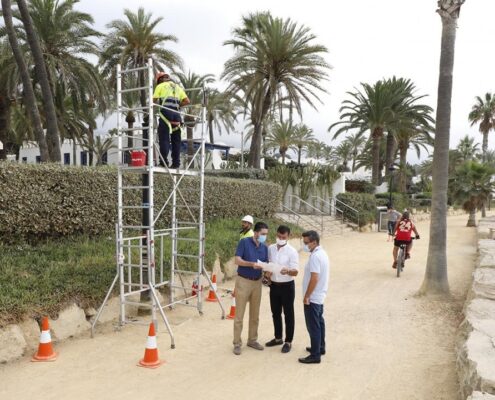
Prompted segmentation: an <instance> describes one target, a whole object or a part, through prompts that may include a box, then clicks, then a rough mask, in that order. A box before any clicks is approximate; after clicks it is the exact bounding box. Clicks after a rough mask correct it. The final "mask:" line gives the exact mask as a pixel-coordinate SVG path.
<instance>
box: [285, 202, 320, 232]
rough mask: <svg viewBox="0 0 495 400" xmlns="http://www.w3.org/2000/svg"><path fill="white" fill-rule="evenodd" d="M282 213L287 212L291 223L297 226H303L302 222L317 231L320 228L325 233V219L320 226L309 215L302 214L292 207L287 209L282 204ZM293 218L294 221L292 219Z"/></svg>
mask: <svg viewBox="0 0 495 400" xmlns="http://www.w3.org/2000/svg"><path fill="white" fill-rule="evenodd" d="M281 208H282V211H286V212H287V213H288V214H289V218H288V219H289V221H290V222H293V223H294V224H295V225H298V226H301V222H302V223H304V224H305V225H307V226H310V227H312V228H314V229H316V230H318V229H319V228H320V229H321V230H322V231H323V218H322V220H321V222H320V223H319V224H318V223H316V221H315V220H314V219H312V218H309V217H308V216H307V215H303V214H300V213H298V212H296V211H294V210H293V209H291V208H290V207H287V206H286V205H285V204H281ZM291 217H292V219H291Z"/></svg>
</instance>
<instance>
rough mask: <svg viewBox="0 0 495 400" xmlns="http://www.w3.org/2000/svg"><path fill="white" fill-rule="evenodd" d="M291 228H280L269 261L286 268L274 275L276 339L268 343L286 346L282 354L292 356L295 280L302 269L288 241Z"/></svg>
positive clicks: (297, 256)
mask: <svg viewBox="0 0 495 400" xmlns="http://www.w3.org/2000/svg"><path fill="white" fill-rule="evenodd" d="M289 236H290V228H289V227H288V226H285V225H280V226H279V227H278V229H277V243H276V244H272V245H271V246H270V247H269V248H268V259H269V261H270V262H271V263H275V264H278V265H280V266H282V268H281V269H280V270H279V271H275V272H274V273H272V274H271V277H270V278H271V284H270V307H271V309H272V318H273V327H274V331H275V338H274V339H272V340H270V341H269V342H267V343H266V344H265V345H266V346H267V347H273V346H279V345H281V344H283V346H282V353H288V352H289V351H290V349H291V347H292V339H293V338H294V298H295V294H296V291H295V285H294V277H295V276H297V273H298V268H299V254H298V253H297V250H296V249H295V248H294V247H292V246H291V245H290V244H289V243H288V241H289ZM282 310H283V312H284V317H285V341H284V340H282Z"/></svg>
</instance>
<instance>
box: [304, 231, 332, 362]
mask: <svg viewBox="0 0 495 400" xmlns="http://www.w3.org/2000/svg"><path fill="white" fill-rule="evenodd" d="M302 237H303V242H304V251H306V252H309V253H311V254H310V255H309V259H308V262H307V263H306V265H305V267H304V278H303V296H304V300H303V302H304V318H305V319H306V328H307V329H308V333H309V337H310V339H311V347H306V350H307V351H309V352H310V353H311V354H310V355H309V356H307V357H303V358H300V359H299V362H301V363H303V364H319V363H320V361H321V356H322V355H323V354H325V320H324V319H323V303H324V302H325V297H326V295H327V290H328V276H329V271H330V262H329V261H328V256H327V253H326V252H325V250H323V249H322V248H321V247H320V235H318V233H317V232H316V231H307V232H304V233H303V234H302Z"/></svg>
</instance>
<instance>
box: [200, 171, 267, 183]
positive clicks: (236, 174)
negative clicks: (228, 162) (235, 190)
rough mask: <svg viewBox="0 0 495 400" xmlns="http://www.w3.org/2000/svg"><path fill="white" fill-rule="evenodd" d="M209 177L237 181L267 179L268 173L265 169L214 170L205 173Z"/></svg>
mask: <svg viewBox="0 0 495 400" xmlns="http://www.w3.org/2000/svg"><path fill="white" fill-rule="evenodd" d="M205 175H207V176H215V177H219V178H235V179H256V180H259V179H260V180H264V179H266V176H267V172H266V171H265V170H264V169H255V168H245V169H213V170H209V171H205Z"/></svg>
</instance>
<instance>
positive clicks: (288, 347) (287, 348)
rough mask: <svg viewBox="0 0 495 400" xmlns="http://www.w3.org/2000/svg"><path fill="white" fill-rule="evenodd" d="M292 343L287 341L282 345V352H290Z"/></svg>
mask: <svg viewBox="0 0 495 400" xmlns="http://www.w3.org/2000/svg"><path fill="white" fill-rule="evenodd" d="M291 347H292V345H291V344H290V343H289V342H285V343H284V345H283V346H282V353H288V352H289V351H290V349H291Z"/></svg>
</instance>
